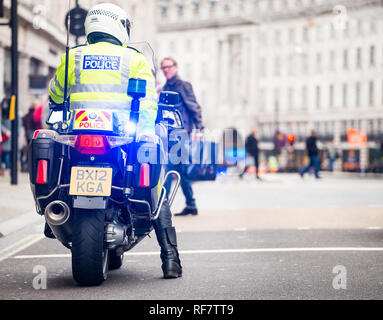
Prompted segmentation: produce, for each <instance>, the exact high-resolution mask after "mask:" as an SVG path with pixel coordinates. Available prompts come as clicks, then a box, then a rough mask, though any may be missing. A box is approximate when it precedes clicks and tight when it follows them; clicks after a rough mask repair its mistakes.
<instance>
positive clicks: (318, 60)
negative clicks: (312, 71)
mask: <svg viewBox="0 0 383 320" xmlns="http://www.w3.org/2000/svg"><path fill="white" fill-rule="evenodd" d="M316 65H317V72H318V73H321V72H322V55H321V54H320V53H317V54H316Z"/></svg>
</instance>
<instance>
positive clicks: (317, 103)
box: [316, 86, 321, 109]
mask: <svg viewBox="0 0 383 320" xmlns="http://www.w3.org/2000/svg"><path fill="white" fill-rule="evenodd" d="M320 107H321V88H320V86H316V108H317V109H320Z"/></svg>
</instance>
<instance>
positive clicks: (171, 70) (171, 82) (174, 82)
mask: <svg viewBox="0 0 383 320" xmlns="http://www.w3.org/2000/svg"><path fill="white" fill-rule="evenodd" d="M161 70H162V72H163V73H164V76H165V78H166V83H165V85H164V87H163V90H164V91H174V92H178V93H179V94H180V96H181V106H180V109H179V110H180V112H181V116H182V120H183V122H184V130H185V133H186V134H187V135H188V137H189V138H190V137H191V133H192V131H193V130H195V129H197V130H203V124H202V113H201V107H200V105H199V104H198V102H197V100H196V98H195V95H194V91H193V87H192V85H191V84H190V83H189V82H186V81H183V80H182V79H181V78H180V77H179V76H178V66H177V62H176V61H175V60H174V59H173V58H171V57H168V58H164V59H163V60H162V61H161ZM187 147H188V146H187ZM170 170H175V171H177V172H178V173H179V174H180V175H181V188H182V191H183V193H184V195H185V198H186V207H185V208H184V209H183V211H182V212H180V213H177V214H175V215H176V216H185V215H189V214H191V215H197V214H198V209H197V205H196V201H195V198H194V193H193V189H192V183H191V181H190V180H188V179H186V178H185V176H184V175H183V174H182V164H177V165H174V164H171V163H169V164H168V166H167V171H170ZM171 184H172V178H171V177H169V179H168V180H167V181H166V183H165V188H166V191H167V194H169V193H170V189H171Z"/></svg>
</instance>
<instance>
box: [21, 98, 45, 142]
mask: <svg viewBox="0 0 383 320" xmlns="http://www.w3.org/2000/svg"><path fill="white" fill-rule="evenodd" d="M38 107H39V103H38V102H37V101H35V102H33V103H32V105H31V106H30V107H29V109H28V112H27V114H26V115H25V116H24V117H23V127H24V131H25V140H26V141H27V144H29V142H30V141H31V140H32V138H33V133H34V132H35V130H38V129H40V128H41V116H39V115H38V114H37V115H35V113H36V110H37V108H38ZM41 111H42V110H41ZM38 113H39V112H38Z"/></svg>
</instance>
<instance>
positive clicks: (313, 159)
mask: <svg viewBox="0 0 383 320" xmlns="http://www.w3.org/2000/svg"><path fill="white" fill-rule="evenodd" d="M306 149H307V153H308V156H309V158H310V163H309V164H308V166H306V167H305V168H303V170H302V171H301V172H300V175H301V177H302V178H303V177H304V175H305V173H307V172H309V171H310V169H311V168H314V174H315V178H317V179H319V149H318V147H317V137H316V132H315V131H314V130H312V131H311V135H310V137H309V138H308V139H307V140H306Z"/></svg>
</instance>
